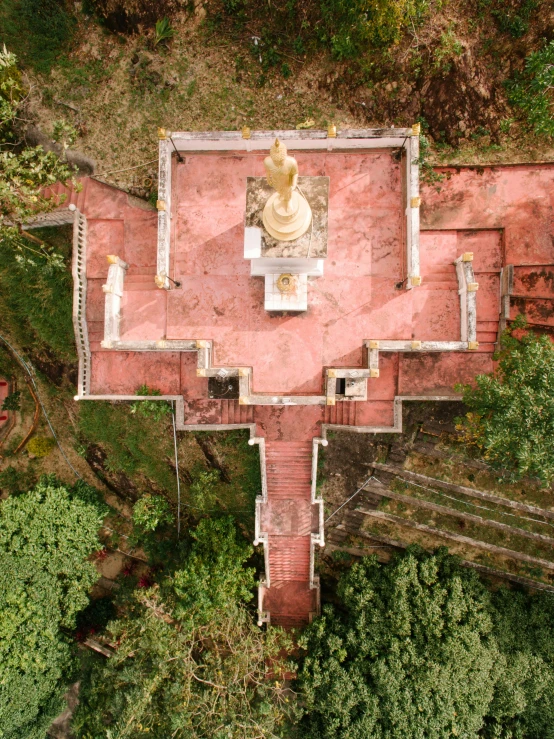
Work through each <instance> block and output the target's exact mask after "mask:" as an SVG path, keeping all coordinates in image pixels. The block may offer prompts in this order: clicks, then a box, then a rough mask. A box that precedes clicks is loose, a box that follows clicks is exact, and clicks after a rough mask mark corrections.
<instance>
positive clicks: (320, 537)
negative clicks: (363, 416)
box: [310, 437, 329, 614]
mask: <svg viewBox="0 0 554 739" xmlns="http://www.w3.org/2000/svg"><path fill="white" fill-rule="evenodd" d="M328 443H329V442H328V441H327V439H323V438H320V437H316V438H314V439H313V440H312V488H311V496H310V498H311V503H312V505H315V506H317V507H318V512H317V513H318V516H317V522H318V531H317V533H313V532H312V533H311V535H310V588H311V589H315V590H317V596H316V603H317V609H316V612H317V614H319V609H320V594H319V576H318V575H316V574H315V548H316V546H318V547H324V546H325V523H324V518H325V512H324V505H323V498H322V497H321V496H320V495H318V494H317V466H318V459H319V446H320V445H321V446H324V447H325V446H327V444H328Z"/></svg>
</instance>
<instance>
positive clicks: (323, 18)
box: [208, 0, 428, 76]
mask: <svg viewBox="0 0 554 739" xmlns="http://www.w3.org/2000/svg"><path fill="white" fill-rule="evenodd" d="M427 8H428V0H302V1H301V2H300V0H290V1H289V2H287V3H281V4H277V5H274V6H273V7H272V13H271V14H269V15H267V14H265V15H264V14H263V13H261V12H260V5H259V3H258V2H256V0H219V1H217V0H215V1H214V0H212V2H210V3H209V4H208V12H209V13H210V17H211V18H212V19H213V20H214V21H215V22H218V21H219V22H220V21H221V20H222V19H223V18H228V19H229V21H230V22H231V23H232V24H233V25H234V26H235V27H238V28H241V27H245V26H246V25H248V31H249V32H250V30H251V28H252V24H256V26H257V27H258V29H259V28H260V24H261V30H259V31H258V32H259V33H260V36H261V38H260V39H259V41H257V42H256V43H255V44H254V45H253V48H252V52H253V54H254V55H255V56H256V58H259V57H260V56H261V61H262V68H263V69H268V68H269V67H276V66H278V65H279V66H281V67H282V63H283V59H282V58H281V53H280V49H281V48H282V47H283V45H284V44H286V40H287V39H288V40H290V46H292V49H291V51H293V52H294V53H295V54H297V55H299V54H304V53H305V52H306V48H307V47H308V46H309V45H311V46H312V47H313V46H323V47H325V48H327V49H329V50H330V51H331V53H332V54H333V56H334V57H335V58H336V59H339V60H343V59H356V58H359V57H360V56H363V55H364V54H365V53H366V52H368V51H371V50H372V49H382V48H388V47H390V46H391V45H393V44H395V43H396V42H397V41H399V39H400V37H401V35H402V32H403V29H404V28H405V26H406V25H407V24H409V23H416V24H418V23H419V21H420V20H421V18H422V17H423V15H424V14H425V13H426V11H427ZM282 71H283V72H284V75H285V76H286V74H288V67H287V68H285V70H283V69H282Z"/></svg>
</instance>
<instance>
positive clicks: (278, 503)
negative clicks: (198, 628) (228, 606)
mask: <svg viewBox="0 0 554 739" xmlns="http://www.w3.org/2000/svg"><path fill="white" fill-rule="evenodd" d="M266 468H267V491H268V501H267V505H265V506H264V510H263V511H262V528H263V530H264V531H266V532H267V534H268V543H269V575H270V587H269V588H268V589H267V590H266V591H265V593H264V602H263V610H264V611H266V612H269V614H270V619H271V623H272V624H275V625H278V626H283V627H286V628H291V627H295V626H303V625H305V624H307V623H308V622H309V621H310V617H311V614H313V613H315V612H316V611H317V605H318V595H319V593H318V590H317V589H316V588H310V541H311V533H312V526H313V523H312V505H311V497H310V496H311V472H312V442H311V441H309V442H302V441H291V442H285V441H270V442H267V444H266ZM314 523H315V522H314ZM314 530H315V529H314Z"/></svg>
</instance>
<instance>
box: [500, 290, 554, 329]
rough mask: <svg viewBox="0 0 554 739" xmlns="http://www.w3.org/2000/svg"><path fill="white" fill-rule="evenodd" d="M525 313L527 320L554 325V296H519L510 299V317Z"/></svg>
mask: <svg viewBox="0 0 554 739" xmlns="http://www.w3.org/2000/svg"><path fill="white" fill-rule="evenodd" d="M519 313H524V314H525V316H526V318H527V322H528V323H530V324H536V325H538V326H554V298H547V299H544V298H533V297H527V298H517V297H514V296H512V297H511V300H510V319H512V320H513V319H514V318H515V317H516V316H517V315H518V314H519Z"/></svg>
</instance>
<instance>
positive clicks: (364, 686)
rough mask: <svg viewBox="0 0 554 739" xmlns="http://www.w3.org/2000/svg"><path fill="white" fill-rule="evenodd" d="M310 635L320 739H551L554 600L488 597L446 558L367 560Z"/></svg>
mask: <svg viewBox="0 0 554 739" xmlns="http://www.w3.org/2000/svg"><path fill="white" fill-rule="evenodd" d="M338 595H339V598H340V602H341V607H340V608H333V607H330V606H327V607H326V608H325V609H324V613H323V616H322V617H321V618H319V619H317V620H316V621H315V622H314V623H313V624H312V625H311V626H309V627H308V629H307V630H306V632H305V634H304V636H303V638H302V642H301V643H302V646H303V647H304V649H305V650H306V653H305V656H304V658H303V663H302V666H301V669H300V672H299V681H298V685H299V687H300V689H301V690H302V692H303V696H304V700H305V704H306V708H305V716H304V718H303V720H302V724H301V728H302V736H303V737H306V738H313V739H316V737H317V739H340V738H342V737H344V738H345V739H346V737H348V739H367V737H372V739H380V738H381V737H382V738H383V739H384V738H385V737H386V739H412V738H413V739H416V738H417V739H421V737H425V739H443V738H444V737H456V736H458V737H465V738H466V739H477V737H487V739H493V738H500V737H502V738H503V739H515V738H516V737H521V738H523V737H525V739H545V738H546V737H551V736H552V716H553V712H554V650H553V647H552V637H553V635H554V599H553V598H552V596H551V595H550V594H541V595H536V596H528V595H525V594H523V593H513V592H507V591H500V592H498V593H495V594H492V595H491V594H490V593H488V592H487V591H486V590H485V588H484V587H483V585H482V584H481V583H480V581H479V580H478V578H477V576H476V575H475V573H473V572H471V571H468V570H465V569H463V568H461V567H459V566H458V565H457V563H456V561H455V560H454V558H452V557H450V556H448V555H447V554H446V552H445V551H440V552H438V553H437V554H436V555H428V554H424V553H423V552H422V551H420V550H417V549H413V550H412V551H409V552H408V553H407V554H406V555H404V556H401V557H398V558H396V559H395V560H393V561H392V563H391V564H389V565H380V564H379V563H378V562H377V560H376V558H367V559H364V560H362V561H361V562H360V563H358V564H356V565H354V566H353V567H352V569H351V570H350V571H349V572H348V573H347V574H346V575H345V576H344V577H343V578H342V580H341V581H340V584H339V590H338Z"/></svg>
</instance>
